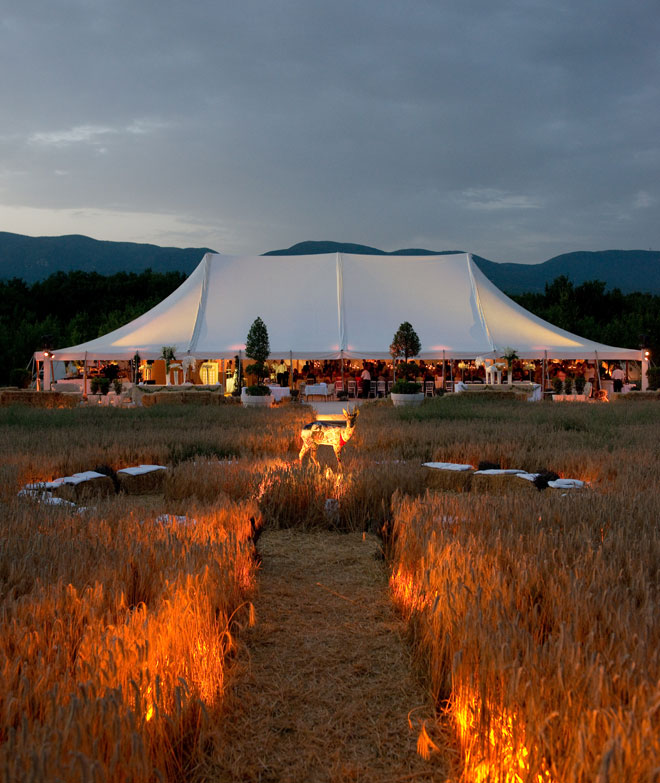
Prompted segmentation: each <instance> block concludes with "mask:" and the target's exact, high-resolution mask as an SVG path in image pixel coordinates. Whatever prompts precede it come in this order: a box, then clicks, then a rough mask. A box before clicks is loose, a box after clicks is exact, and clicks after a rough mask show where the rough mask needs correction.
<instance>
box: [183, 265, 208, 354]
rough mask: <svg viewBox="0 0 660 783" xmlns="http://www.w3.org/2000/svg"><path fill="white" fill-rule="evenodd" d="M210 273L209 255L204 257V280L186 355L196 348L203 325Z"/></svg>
mask: <svg viewBox="0 0 660 783" xmlns="http://www.w3.org/2000/svg"><path fill="white" fill-rule="evenodd" d="M210 273H211V259H210V253H207V254H206V255H205V256H204V279H203V280H202V290H201V291H200V294H199V304H198V305H197V314H196V315H195V325H194V326H193V331H192V335H191V337H190V342H189V343H188V350H187V353H191V352H192V351H194V350H196V348H197V341H198V340H199V333H200V331H201V329H202V325H203V323H204V313H205V312H206V300H207V298H208V291H209V276H210Z"/></svg>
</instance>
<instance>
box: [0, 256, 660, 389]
mask: <svg viewBox="0 0 660 783" xmlns="http://www.w3.org/2000/svg"><path fill="white" fill-rule="evenodd" d="M184 280H185V275H184V274H183V273H182V272H167V273H158V272H153V271H152V270H149V269H148V270H146V271H145V272H141V273H140V274H135V273H127V272H119V273H117V274H114V275H110V276H104V275H99V274H97V273H96V272H66V273H65V272H57V273H56V274H54V275H51V276H50V277H49V278H47V279H46V280H42V281H40V282H37V283H33V284H31V285H28V284H27V283H25V282H24V281H23V280H20V279H18V278H14V279H13V280H7V281H0V385H6V384H7V383H8V382H9V377H10V374H11V371H12V369H14V368H19V367H23V368H24V367H26V366H27V365H28V363H29V361H30V357H31V356H32V354H33V353H34V352H35V351H37V350H40V349H42V348H45V347H51V348H65V347H67V346H69V345H77V344H78V343H82V342H85V341H86V340H91V339H93V338H95V337H99V336H101V335H103V334H106V333H107V332H110V331H112V330H113V329H116V328H117V327H119V326H122V325H123V324H125V323H128V322H129V321H131V320H133V319H134V318H137V317H138V316H139V315H142V313H144V312H146V311H147V310H149V309H150V308H152V307H154V306H155V305H156V304H158V303H159V302H160V301H162V300H163V299H164V298H165V297H166V296H168V295H169V294H171V293H172V291H174V290H175V289H176V288H178V286H180V285H181V283H183V281H184ZM605 289H606V284H605V283H603V282H601V281H599V280H592V281H589V282H586V283H582V285H579V286H575V285H574V284H573V283H571V281H570V280H569V279H568V278H567V277H564V276H562V277H558V278H557V279H556V280H554V282H552V283H550V284H549V285H546V287H545V292H544V293H542V294H521V295H518V296H514V297H512V298H513V299H515V300H516V301H517V302H518V303H519V304H521V305H522V306H523V307H525V308H526V309H527V310H530V311H531V312H532V313H535V314H536V315H538V316H540V317H541V318H544V319H545V320H547V321H550V323H553V324H555V325H557V326H560V327H562V328H563V329H567V330H568V331H570V332H575V333H576V334H579V335H581V336H583V337H587V338H590V339H592V340H597V341H598V342H601V343H607V344H609V345H616V346H619V347H622V348H639V347H640V346H641V343H642V342H643V343H644V344H645V346H646V347H648V348H650V350H651V352H652V353H651V356H652V358H655V359H656V361H657V359H658V357H660V296H654V295H652V294H643V293H634V294H622V293H621V291H620V290H618V289H616V288H615V289H614V290H612V291H606V290H605Z"/></svg>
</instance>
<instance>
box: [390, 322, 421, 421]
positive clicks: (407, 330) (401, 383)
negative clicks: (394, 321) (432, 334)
mask: <svg viewBox="0 0 660 783" xmlns="http://www.w3.org/2000/svg"><path fill="white" fill-rule="evenodd" d="M421 350H422V344H421V342H420V341H419V337H418V336H417V332H416V331H415V330H414V329H413V327H412V325H411V324H410V323H409V322H408V321H404V322H403V323H402V324H401V326H399V328H398V329H397V331H396V332H395V334H394V339H393V340H392V344H391V345H390V355H391V356H392V359H393V360H394V367H395V375H396V360H397V359H398V358H403V359H404V366H403V367H402V368H401V370H400V375H402V376H403V377H402V378H401V379H400V380H398V381H396V382H395V384H394V385H393V386H392V394H391V398H392V402H393V403H394V405H396V406H399V405H421V404H422V402H424V393H423V392H422V386H421V384H419V383H417V382H416V381H414V380H409V379H408V377H409V373H408V370H409V365H408V359H409V358H411V357H413V356H417V354H419V352H420V351H421Z"/></svg>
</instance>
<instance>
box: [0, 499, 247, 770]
mask: <svg viewBox="0 0 660 783" xmlns="http://www.w3.org/2000/svg"><path fill="white" fill-rule="evenodd" d="M139 510H140V509H139V508H135V507H133V509H132V510H129V509H128V508H127V507H124V508H122V507H121V506H116V507H114V508H112V507H110V506H109V505H107V506H106V507H105V508H104V509H103V512H104V513H94V514H92V515H79V514H75V515H71V514H70V513H65V512H62V511H58V510H56V509H52V508H50V509H49V508H47V507H41V506H33V505H32V504H25V503H23V504H21V505H18V504H17V503H12V504H6V505H3V506H2V507H0V515H1V525H2V528H1V529H2V542H1V543H2V559H1V561H0V587H1V590H2V602H1V608H2V617H1V623H0V626H1V632H0V669H1V670H2V672H3V677H2V683H1V685H0V709H1V713H0V714H1V715H2V727H1V731H2V733H1V736H2V739H3V744H2V745H1V746H0V769H2V770H3V776H4V778H5V779H7V780H35V779H36V780H40V781H50V780H52V781H55V780H67V781H78V780H80V781H84V780H91V779H93V778H94V779H100V780H108V781H110V780H112V781H115V780H153V779H154V778H155V776H156V775H164V776H165V777H167V778H168V779H172V780H173V779H181V778H182V777H184V776H185V775H186V774H187V773H188V772H189V771H190V769H191V768H192V766H194V764H195V763H196V755H197V753H198V745H199V742H200V739H201V737H202V736H203V735H204V732H206V731H208V726H209V721H210V720H212V719H213V716H214V715H217V711H218V708H219V706H220V704H221V701H222V696H223V692H224V689H225V669H226V661H227V656H228V655H229V654H231V653H232V651H233V648H234V640H233V636H232V634H233V632H234V631H235V629H234V627H233V620H231V619H230V618H231V617H232V615H234V616H235V612H236V611H237V609H239V607H240V606H241V605H242V604H244V601H245V599H246V597H247V595H248V594H249V590H250V587H251V584H252V580H253V577H252V567H253V566H252V559H251V551H250V550H251V545H250V544H249V542H248V541H247V540H246V539H247V536H248V535H249V532H250V522H249V517H250V516H256V515H257V514H258V512H257V509H256V507H255V506H254V504H250V503H244V504H242V505H234V504H232V503H229V502H224V503H221V504H218V505H216V506H215V507H207V508H205V509H204V508H197V509H191V510H190V512H189V514H190V517H191V518H194V520H196V521H195V522H194V523H192V522H191V523H189V524H181V523H171V524H162V523H159V522H156V521H154V518H153V516H152V517H151V518H148V517H143V516H142V515H139V516H138V515H136V511H139ZM99 511H101V509H99ZM239 614H240V616H242V615H244V614H246V611H243V612H240V613H239Z"/></svg>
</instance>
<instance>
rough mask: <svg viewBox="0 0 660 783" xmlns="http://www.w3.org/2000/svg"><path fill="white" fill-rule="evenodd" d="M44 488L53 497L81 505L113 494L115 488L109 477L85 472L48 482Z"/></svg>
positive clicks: (89, 471) (90, 471) (88, 471)
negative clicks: (92, 499)
mask: <svg viewBox="0 0 660 783" xmlns="http://www.w3.org/2000/svg"><path fill="white" fill-rule="evenodd" d="M45 488H47V489H50V491H51V492H52V493H53V495H54V497H57V498H64V500H69V501H71V502H72V503H81V502H83V501H86V500H89V499H91V498H98V497H107V496H108V495H114V494H115V486H114V484H113V483H112V479H111V478H110V477H109V476H104V475H103V474H102V473H97V472H96V471H94V470H87V471H85V472H84V473H74V474H73V476H65V477H64V478H61V479H56V480H55V481H51V482H49V483H48V484H47V485H45Z"/></svg>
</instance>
